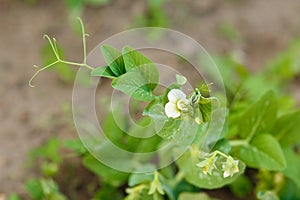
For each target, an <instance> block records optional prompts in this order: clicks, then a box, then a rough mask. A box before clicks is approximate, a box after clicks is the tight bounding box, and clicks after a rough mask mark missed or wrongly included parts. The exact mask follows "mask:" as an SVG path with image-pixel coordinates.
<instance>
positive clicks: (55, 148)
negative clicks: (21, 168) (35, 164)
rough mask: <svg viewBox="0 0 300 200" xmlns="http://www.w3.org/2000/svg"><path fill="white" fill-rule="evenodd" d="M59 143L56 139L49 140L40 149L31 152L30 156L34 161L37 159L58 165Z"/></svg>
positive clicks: (59, 158)
mask: <svg viewBox="0 0 300 200" xmlns="http://www.w3.org/2000/svg"><path fill="white" fill-rule="evenodd" d="M59 148H60V143H59V141H58V139H57V138H51V139H49V141H48V142H47V143H46V144H45V145H43V146H42V147H39V148H36V149H33V150H31V152H30V156H31V157H32V158H33V159H34V158H37V157H41V158H45V159H49V160H51V161H52V162H54V163H57V164H59V163H60V162H61V160H62V157H61V155H60V154H59Z"/></svg>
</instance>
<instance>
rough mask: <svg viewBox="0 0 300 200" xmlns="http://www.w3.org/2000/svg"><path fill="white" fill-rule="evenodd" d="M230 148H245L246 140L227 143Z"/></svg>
mask: <svg viewBox="0 0 300 200" xmlns="http://www.w3.org/2000/svg"><path fill="white" fill-rule="evenodd" d="M229 144H230V146H232V147H236V146H247V145H248V141H247V140H232V141H229Z"/></svg>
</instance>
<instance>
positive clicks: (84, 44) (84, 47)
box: [77, 17, 88, 64]
mask: <svg viewBox="0 0 300 200" xmlns="http://www.w3.org/2000/svg"><path fill="white" fill-rule="evenodd" d="M77 20H78V21H79V23H80V26H81V33H82V44H83V63H84V64H86V36H88V34H86V33H85V30H84V25H83V22H82V20H81V18H80V17H78V18H77Z"/></svg>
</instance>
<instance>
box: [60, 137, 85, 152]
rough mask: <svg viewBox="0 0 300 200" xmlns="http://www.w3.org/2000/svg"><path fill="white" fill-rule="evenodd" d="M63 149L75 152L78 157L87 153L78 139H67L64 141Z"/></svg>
mask: <svg viewBox="0 0 300 200" xmlns="http://www.w3.org/2000/svg"><path fill="white" fill-rule="evenodd" d="M63 145H64V147H66V148H68V149H71V150H73V151H75V152H76V153H77V154H79V155H83V154H85V153H87V149H86V148H85V147H84V145H83V144H82V141H81V140H80V139H69V140H66V141H64V144H63Z"/></svg>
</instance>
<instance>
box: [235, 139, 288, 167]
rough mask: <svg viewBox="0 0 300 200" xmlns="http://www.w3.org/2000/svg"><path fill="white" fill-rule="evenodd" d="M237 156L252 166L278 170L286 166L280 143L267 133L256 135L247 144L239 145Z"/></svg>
mask: <svg viewBox="0 0 300 200" xmlns="http://www.w3.org/2000/svg"><path fill="white" fill-rule="evenodd" d="M239 158H240V159H241V160H242V161H244V162H245V163H246V165H247V166H249V167H253V168H262V169H267V170H270V171H280V170H283V169H284V168H285V167H286V161H285V157H284V155H283V152H282V150H281V147H280V144H279V143H278V141H277V140H276V139H275V138H274V137H273V136H272V135H269V134H261V135H257V136H256V137H254V138H253V139H252V140H251V141H250V143H249V144H248V145H245V146H242V147H240V150H239Z"/></svg>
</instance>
